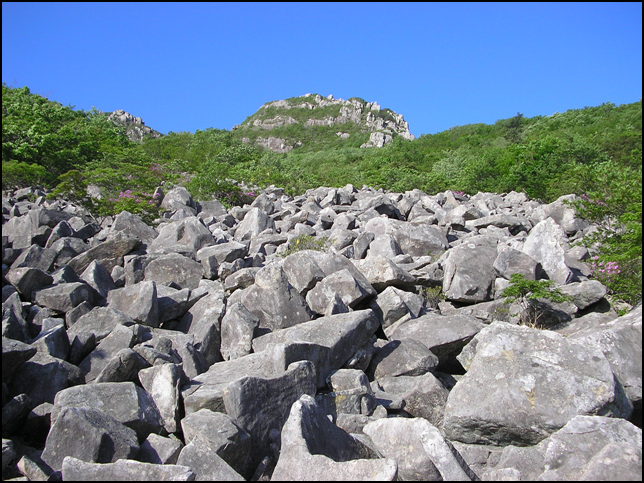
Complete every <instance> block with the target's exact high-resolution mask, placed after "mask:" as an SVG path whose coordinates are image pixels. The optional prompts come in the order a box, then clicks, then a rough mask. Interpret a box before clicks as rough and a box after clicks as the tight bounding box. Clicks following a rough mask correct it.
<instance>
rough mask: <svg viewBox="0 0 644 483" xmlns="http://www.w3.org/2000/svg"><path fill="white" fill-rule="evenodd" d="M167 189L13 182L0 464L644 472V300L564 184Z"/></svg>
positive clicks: (305, 472)
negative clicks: (595, 252)
mask: <svg viewBox="0 0 644 483" xmlns="http://www.w3.org/2000/svg"><path fill="white" fill-rule="evenodd" d="M165 190H167V193H165V194H164V193H163V191H164V189H158V190H157V192H158V193H159V194H160V199H161V202H160V206H159V208H160V210H161V211H160V218H159V219H158V220H156V222H155V223H154V225H153V226H149V225H147V224H145V223H144V222H143V221H142V220H141V219H140V218H139V217H138V216H136V215H133V214H131V213H128V212H122V213H120V214H118V215H117V216H115V217H106V218H104V219H97V218H94V217H92V216H91V215H90V214H88V213H87V212H86V211H85V210H84V209H83V208H81V207H80V206H78V205H75V204H74V203H71V202H68V201H65V200H62V199H58V200H48V199H47V198H46V197H45V192H44V191H42V190H40V189H38V188H27V189H22V190H15V191H11V192H4V193H3V197H2V257H3V261H2V263H3V265H2V275H3V280H2V438H3V439H2V472H3V479H12V478H20V477H23V479H24V477H26V478H27V479H28V480H43V479H49V480H56V479H58V480H60V479H62V480H81V479H82V480H85V481H93V480H112V481H114V480H181V481H184V480H195V479H196V480H239V481H241V480H261V481H270V480H275V481H278V480H307V481H308V480H332V479H334V480H429V481H440V480H526V479H529V480H539V479H541V480H544V479H545V480H553V479H556V480H583V479H586V480H617V479H619V480H638V481H639V480H641V475H642V431H641V411H642V309H641V305H638V306H637V307H635V308H631V309H630V310H629V311H628V312H627V313H626V315H622V316H618V314H617V312H616V311H615V309H614V308H613V306H612V305H611V303H609V301H608V300H607V298H606V297H607V289H606V287H605V286H604V285H602V284H601V283H600V282H599V281H597V280H594V279H593V278H592V276H591V275H592V272H591V268H590V266H589V264H588V261H589V258H590V254H589V252H588V250H587V249H586V248H583V247H582V246H581V245H579V244H578V243H577V242H579V241H581V240H583V238H584V236H585V235H586V234H588V233H590V232H591V231H592V230H594V229H596V227H594V226H593V225H591V224H589V223H587V222H585V221H584V220H581V219H579V218H578V217H576V216H575V212H574V210H573V209H572V208H571V206H570V205H569V204H567V203H566V201H567V200H570V199H573V198H574V196H572V195H571V196H566V197H562V198H560V199H558V200H557V201H555V202H553V203H550V204H545V203H542V202H539V201H534V200H529V199H528V198H527V196H525V194H522V193H516V192H511V193H506V194H494V193H477V194H476V195H474V196H467V195H463V194H460V193H457V192H451V191H447V192H444V193H438V194H436V195H428V194H426V193H423V192H421V191H419V190H414V191H408V192H405V193H391V192H386V191H383V190H374V189H372V188H368V187H363V188H362V189H356V188H355V187H353V186H352V185H347V186H345V187H343V188H327V187H320V188H317V189H313V190H309V191H307V192H306V193H305V194H303V195H300V196H295V197H292V196H288V195H287V194H285V192H284V191H283V190H282V189H279V188H275V187H269V188H266V189H264V190H261V191H259V190H258V191H257V193H258V195H257V196H256V197H255V198H254V201H253V202H252V204H250V205H245V206H243V207H233V208H230V209H227V208H225V207H224V206H223V205H222V204H221V203H220V202H218V201H217V200H209V201H197V200H194V199H193V198H192V196H191V195H190V193H189V192H188V191H187V190H186V189H185V188H182V187H173V188H170V189H168V188H165ZM515 273H519V274H522V275H523V276H525V277H526V278H528V279H531V280H539V279H548V280H552V281H553V282H554V283H555V287H557V288H558V289H560V290H561V291H562V292H563V293H565V294H567V295H569V296H570V301H569V302H564V303H552V302H549V301H548V300H540V301H538V303H537V304H536V305H535V306H533V307H532V308H531V310H538V311H539V314H540V323H541V326H542V327H545V328H543V329H541V328H535V327H532V326H529V325H524V324H521V323H520V320H521V315H522V311H523V310H525V309H524V308H522V306H521V305H519V304H518V303H511V301H509V300H506V299H505V298H504V297H503V295H502V294H503V290H504V289H505V288H506V287H508V285H509V284H510V278H511V276H512V275H513V274H515Z"/></svg>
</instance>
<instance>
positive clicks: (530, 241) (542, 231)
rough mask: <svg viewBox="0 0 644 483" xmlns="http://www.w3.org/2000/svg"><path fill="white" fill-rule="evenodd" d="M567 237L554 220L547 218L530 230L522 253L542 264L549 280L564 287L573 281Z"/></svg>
mask: <svg viewBox="0 0 644 483" xmlns="http://www.w3.org/2000/svg"><path fill="white" fill-rule="evenodd" d="M566 248H567V237H566V234H565V233H564V231H563V229H562V228H561V227H560V226H559V225H558V224H557V223H556V222H555V221H554V220H553V219H552V218H546V219H545V220H543V221H540V222H539V223H537V225H536V226H535V227H534V228H532V230H530V233H529V234H528V237H527V238H526V240H525V243H524V244H523V247H522V248H521V251H522V252H523V253H525V254H526V255H528V256H530V257H531V258H533V259H534V260H536V261H537V262H539V263H540V264H541V267H542V268H543V269H544V270H545V272H546V273H547V274H548V278H549V279H550V280H553V281H554V282H556V283H557V284H560V285H563V284H565V283H567V282H569V281H570V280H571V279H572V271H571V270H570V268H568V265H566V259H565V252H566Z"/></svg>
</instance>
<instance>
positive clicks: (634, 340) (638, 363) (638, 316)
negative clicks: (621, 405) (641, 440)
mask: <svg viewBox="0 0 644 483" xmlns="http://www.w3.org/2000/svg"><path fill="white" fill-rule="evenodd" d="M569 338H570V339H572V340H576V341H579V342H581V343H582V344H592V345H594V346H596V347H597V348H599V350H601V352H602V353H603V354H604V356H606V359H607V360H608V363H609V364H610V367H611V369H612V370H613V373H614V374H615V377H617V379H618V380H619V382H620V384H621V385H622V387H623V388H624V391H625V392H626V395H627V396H628V398H629V399H630V401H631V402H632V403H633V404H634V405H636V404H638V405H639V406H640V408H641V404H642V306H641V305H640V306H639V307H637V308H636V309H634V310H632V311H631V312H629V313H628V314H626V315H623V316H622V317H619V318H617V319H615V320H611V321H606V322H602V323H600V324H597V325H594V326H591V327H587V328H585V329H582V330H579V331H577V332H575V333H573V334H571V335H570V336H569Z"/></svg>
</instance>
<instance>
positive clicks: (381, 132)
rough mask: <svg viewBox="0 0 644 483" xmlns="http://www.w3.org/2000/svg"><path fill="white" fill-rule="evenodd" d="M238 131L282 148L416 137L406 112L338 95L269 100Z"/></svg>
mask: <svg viewBox="0 0 644 483" xmlns="http://www.w3.org/2000/svg"><path fill="white" fill-rule="evenodd" d="M233 131H236V134H237V135H239V136H240V137H241V139H242V141H243V142H246V143H253V144H256V145H257V146H262V147H264V148H268V149H270V150H272V151H275V152H278V153H285V152H288V151H290V150H292V149H293V148H296V147H300V146H302V145H305V146H309V145H313V144H314V143H317V144H319V143H320V142H322V141H321V140H328V138H331V139H336V140H337V139H339V140H341V142H345V144H346V143H353V144H355V142H356V140H358V144H355V146H356V147H358V146H359V147H361V148H368V147H377V148H381V147H383V146H384V145H385V144H389V143H390V142H391V141H393V139H394V138H395V137H398V136H400V137H401V138H403V139H409V140H411V139H414V136H413V135H412V134H411V133H410V132H409V125H408V123H407V122H406V121H405V120H404V118H403V116H402V115H401V114H397V113H395V112H394V111H392V110H391V109H386V108H385V109H383V108H381V107H380V105H379V104H378V103H377V102H366V101H365V100H364V99H361V98H359V97H352V98H350V99H349V100H343V99H334V97H333V95H329V96H327V97H323V96H321V95H319V94H305V95H303V96H299V97H291V98H289V99H284V100H278V101H272V102H267V103H266V104H264V105H263V106H261V107H260V108H259V110H258V111H257V112H256V113H255V114H253V115H252V116H249V117H248V118H246V120H245V121H244V122H242V123H241V124H238V125H237V126H234V127H233ZM311 133H315V136H314V137H312V136H311ZM326 142H329V141H326ZM353 144H351V145H353ZM346 145H349V144H346Z"/></svg>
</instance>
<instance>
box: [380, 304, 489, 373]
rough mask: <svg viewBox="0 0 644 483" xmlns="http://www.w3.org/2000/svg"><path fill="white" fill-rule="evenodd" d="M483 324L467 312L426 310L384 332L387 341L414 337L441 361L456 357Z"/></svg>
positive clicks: (444, 361)
mask: <svg viewBox="0 0 644 483" xmlns="http://www.w3.org/2000/svg"><path fill="white" fill-rule="evenodd" d="M483 327H485V324H483V322H481V321H479V320H478V319H476V318H474V317H471V316H468V315H439V314H434V313H429V314H426V315H423V316H421V317H419V318H417V319H413V320H409V321H407V322H403V323H402V324H400V325H396V326H392V327H390V328H389V330H386V331H385V333H386V334H387V337H388V338H389V339H390V340H394V339H397V340H402V339H415V340H417V341H419V342H421V343H422V344H423V345H424V346H425V347H427V348H428V349H429V350H430V351H432V353H434V354H435V355H436V356H437V357H438V360H439V361H440V363H441V364H443V363H447V362H448V361H449V360H450V359H451V358H452V357H454V356H456V355H457V354H458V353H459V352H460V351H461V349H462V348H463V347H465V345H466V344H467V343H468V342H469V341H470V340H471V339H472V337H474V336H475V335H476V334H477V333H478V332H479V331H480V330H481V329H483Z"/></svg>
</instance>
